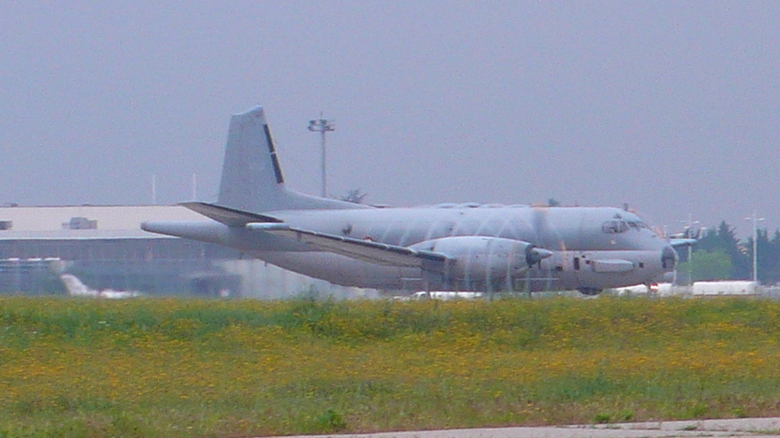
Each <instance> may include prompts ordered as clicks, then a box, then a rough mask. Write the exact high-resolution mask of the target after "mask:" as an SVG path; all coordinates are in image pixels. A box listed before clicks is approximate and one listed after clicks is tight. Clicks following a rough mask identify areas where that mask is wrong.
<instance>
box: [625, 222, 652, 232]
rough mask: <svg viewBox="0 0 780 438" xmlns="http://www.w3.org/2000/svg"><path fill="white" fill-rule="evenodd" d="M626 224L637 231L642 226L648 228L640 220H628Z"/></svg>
mask: <svg viewBox="0 0 780 438" xmlns="http://www.w3.org/2000/svg"><path fill="white" fill-rule="evenodd" d="M628 226H629V227H631V228H632V229H634V230H637V231H639V230H641V229H642V228H646V229H648V230H649V229H650V227H649V226H647V224H646V223H644V222H642V221H628Z"/></svg>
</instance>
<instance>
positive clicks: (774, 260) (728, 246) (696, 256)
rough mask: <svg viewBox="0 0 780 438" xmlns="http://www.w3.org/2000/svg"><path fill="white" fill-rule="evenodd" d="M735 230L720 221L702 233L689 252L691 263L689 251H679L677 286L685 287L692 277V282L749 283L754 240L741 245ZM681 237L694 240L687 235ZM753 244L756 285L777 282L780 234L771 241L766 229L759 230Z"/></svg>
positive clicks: (779, 275)
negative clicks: (724, 281)
mask: <svg viewBox="0 0 780 438" xmlns="http://www.w3.org/2000/svg"><path fill="white" fill-rule="evenodd" d="M734 229H735V228H734V227H732V226H731V225H729V224H728V223H726V221H723V222H721V223H720V225H719V226H718V227H717V228H715V229H714V230H712V231H709V232H706V233H703V235H702V236H700V237H699V239H698V241H697V242H696V244H695V245H694V246H693V248H692V249H691V250H690V255H691V257H690V260H688V255H689V250H688V249H687V248H678V254H679V256H680V264H679V265H678V267H677V281H678V283H680V284H687V283H688V282H689V281H690V278H691V277H692V278H693V281H707V280H750V279H752V278H753V245H754V244H755V242H753V237H749V238H747V239H745V240H744V241H740V240H739V239H737V237H736V235H735V233H734ZM689 231H690V230H689ZM684 237H694V236H690V233H686V235H685V236H684ZM756 241H757V242H758V244H757V246H756V250H757V253H758V254H757V255H758V257H757V260H758V281H759V282H760V283H763V284H775V283H778V282H780V230H777V231H775V232H774V233H773V234H772V236H771V238H770V235H769V231H768V230H767V229H763V230H761V229H759V230H757V238H756Z"/></svg>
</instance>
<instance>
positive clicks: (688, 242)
mask: <svg viewBox="0 0 780 438" xmlns="http://www.w3.org/2000/svg"><path fill="white" fill-rule="evenodd" d="M696 242H697V241H696V239H669V243H670V244H671V245H672V246H673V247H675V248H679V247H681V246H693V245H695V244H696Z"/></svg>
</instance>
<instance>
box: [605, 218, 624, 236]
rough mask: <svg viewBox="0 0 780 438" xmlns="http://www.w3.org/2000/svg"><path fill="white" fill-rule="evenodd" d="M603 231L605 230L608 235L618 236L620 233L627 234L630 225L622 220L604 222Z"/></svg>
mask: <svg viewBox="0 0 780 438" xmlns="http://www.w3.org/2000/svg"><path fill="white" fill-rule="evenodd" d="M601 229H602V230H604V232H605V233H607V234H618V233H625V232H626V231H628V229H629V228H628V224H627V223H626V222H625V221H622V220H614V219H613V220H611V221H606V222H604V225H602V226H601Z"/></svg>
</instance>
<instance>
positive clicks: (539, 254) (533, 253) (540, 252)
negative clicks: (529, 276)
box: [525, 247, 553, 266]
mask: <svg viewBox="0 0 780 438" xmlns="http://www.w3.org/2000/svg"><path fill="white" fill-rule="evenodd" d="M552 255H553V253H552V251H549V250H546V249H543V248H537V247H528V250H527V252H526V255H525V261H526V263H528V266H533V265H535V264H536V263H539V262H541V261H542V260H544V259H546V258H547V257H550V256H552Z"/></svg>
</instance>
